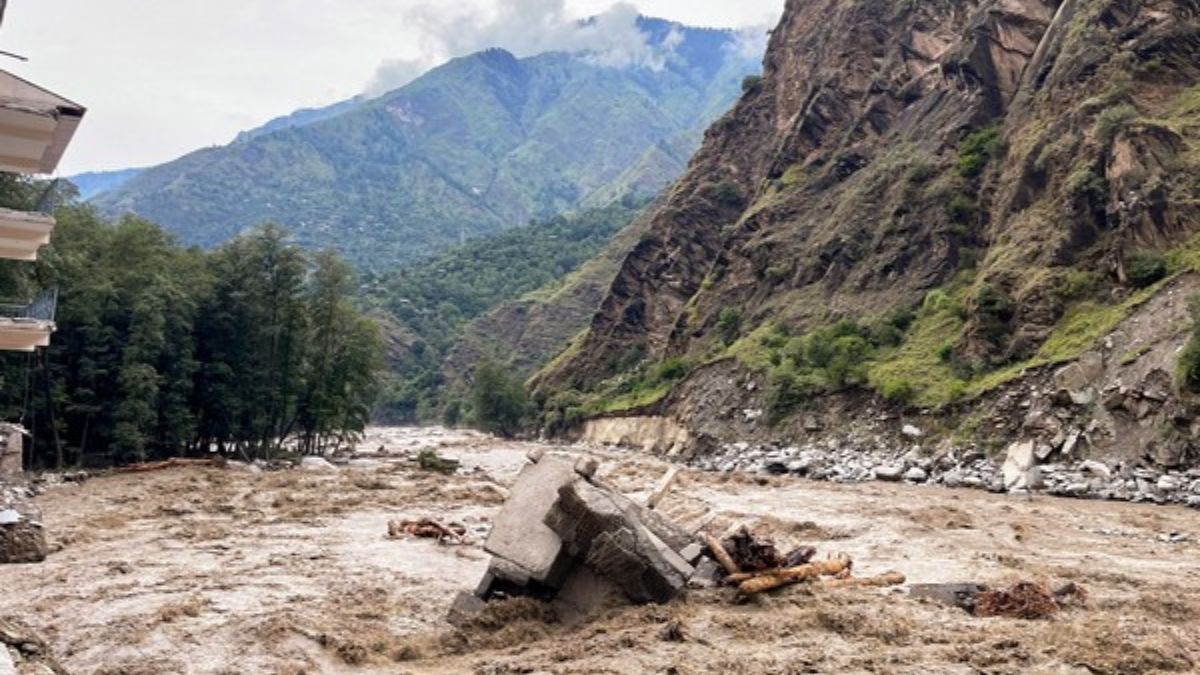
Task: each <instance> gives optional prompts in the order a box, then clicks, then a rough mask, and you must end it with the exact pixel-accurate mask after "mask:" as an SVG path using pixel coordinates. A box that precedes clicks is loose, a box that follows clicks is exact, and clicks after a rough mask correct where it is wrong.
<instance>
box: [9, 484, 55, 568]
mask: <svg viewBox="0 0 1200 675" xmlns="http://www.w3.org/2000/svg"><path fill="white" fill-rule="evenodd" d="M31 496H32V495H31V494H30V493H29V491H28V490H27V489H26V488H23V487H16V486H10V485H5V484H3V483H0V564H20V563H39V562H42V561H43V560H45V559H46V556H47V555H49V553H50V551H49V547H48V546H47V545H46V532H45V530H44V529H43V527H42V513H41V511H40V510H39V509H38V508H37V506H35V505H34V504H33V502H32V501H31V500H30V497H31Z"/></svg>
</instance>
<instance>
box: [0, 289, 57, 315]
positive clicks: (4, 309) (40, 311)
mask: <svg viewBox="0 0 1200 675" xmlns="http://www.w3.org/2000/svg"><path fill="white" fill-rule="evenodd" d="M57 311H58V289H57V288H53V289H50V290H48V291H44V292H43V293H42V294H41V295H39V296H37V297H36V298H34V299H33V302H30V303H29V304H27V305H21V304H12V303H0V318H3V319H26V320H28V321H47V322H53V321H54V316H55V314H56V313H57Z"/></svg>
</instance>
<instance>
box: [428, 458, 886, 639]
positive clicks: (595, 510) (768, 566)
mask: <svg viewBox="0 0 1200 675" xmlns="http://www.w3.org/2000/svg"><path fill="white" fill-rule="evenodd" d="M530 459H531V460H532V462H531V463H530V464H528V465H526V466H525V467H524V469H523V470H522V471H521V474H520V475H519V476H518V477H517V481H516V483H515V484H514V485H513V488H512V490H511V492H510V496H509V499H508V501H507V502H506V503H505V505H504V508H503V509H502V510H501V511H500V513H499V514H498V515H497V516H496V518H495V521H494V523H493V527H492V530H491V533H490V534H489V536H488V539H487V541H486V543H485V544H484V549H485V550H486V551H487V552H488V553H490V554H491V555H492V556H493V558H492V562H491V564H490V566H489V568H488V572H487V573H486V575H485V576H484V578H483V580H482V581H481V582H480V584H479V586H478V588H477V589H476V591H475V593H474V594H473V595H472V594H467V593H461V594H460V595H459V597H458V598H457V599H456V600H455V602H454V605H453V606H452V607H451V611H450V620H451V622H454V623H461V622H463V621H465V620H468V619H469V617H471V616H472V615H474V614H476V613H478V612H479V611H481V610H482V609H483V607H484V603H485V602H486V601H489V600H493V599H505V598H511V597H534V598H539V599H544V600H553V601H554V602H555V603H556V604H557V605H559V606H560V608H561V609H560V612H559V613H560V614H563V613H564V612H563V610H565V613H567V614H572V613H574V614H577V615H586V614H589V613H591V612H592V611H593V610H595V609H599V608H601V607H604V606H606V605H608V604H610V603H611V602H612V601H614V600H616V601H620V602H632V603H650V602H655V603H662V602H666V601H668V600H670V599H671V598H673V597H674V596H675V595H676V594H678V593H679V592H680V591H682V590H683V589H684V588H685V587H688V586H693V587H700V588H708V587H713V586H715V585H718V584H720V583H725V584H728V585H732V586H736V587H737V588H738V590H739V591H740V592H741V593H743V594H747V595H752V594H755V593H761V592H764V591H768V590H771V589H774V588H779V587H782V586H787V585H790V584H795V583H800V582H804V581H813V580H817V579H821V578H822V577H831V579H828V580H826V583H828V584H830V585H868V586H887V585H895V584H900V583H903V582H904V577H903V575H900V574H897V573H890V574H888V575H884V576H883V577H875V578H870V579H858V578H854V577H852V576H851V571H850V570H851V565H852V563H851V561H850V559H849V558H848V557H846V556H838V557H833V558H830V559H828V560H822V561H816V562H814V561H813V557H814V556H815V554H816V550H815V549H813V548H811V547H802V548H797V549H795V550H793V551H789V552H788V553H786V554H785V553H781V552H780V551H779V550H778V549H777V548H776V546H775V544H774V543H773V542H771V541H769V540H766V539H762V538H758V537H756V536H755V535H753V534H752V533H751V532H750V531H749V530H748V529H746V528H745V527H743V528H740V529H738V530H736V531H734V532H733V533H732V534H731V535H730V536H729V537H727V538H726V540H725V541H724V542H722V541H719V540H717V539H716V538H715V537H712V536H708V535H706V536H705V537H704V538H703V541H697V536H696V535H695V534H694V533H692V532H688V531H686V530H684V529H682V528H680V527H679V526H678V525H676V524H674V523H672V522H671V521H670V520H669V519H667V518H665V517H664V516H662V515H661V514H660V513H659V512H658V511H655V510H654V509H653V508H651V507H650V506H648V505H644V504H639V503H636V502H634V501H633V500H631V499H630V498H628V497H626V496H624V495H621V494H619V493H618V492H616V491H614V490H611V489H609V488H607V487H605V486H604V485H603V484H601V483H600V482H599V481H598V480H597V479H596V478H595V473H596V469H597V464H596V461H595V460H592V459H588V458H580V457H575V456H571V455H566V454H558V453H549V454H547V453H541V452H536V453H533V454H531V456H530ZM673 474H674V471H672V472H668V475H667V476H665V477H664V479H663V481H661V482H660V484H659V486H658V487H657V488H656V489H655V490H653V491H652V493H651V496H650V499H649V500H648V502H649V503H656V502H658V501H659V500H660V499H662V496H663V493H664V492H665V490H666V489H668V488H669V486H670V483H671V482H672V480H673V478H674V475H673Z"/></svg>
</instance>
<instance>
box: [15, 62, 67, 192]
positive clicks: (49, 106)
mask: <svg viewBox="0 0 1200 675" xmlns="http://www.w3.org/2000/svg"><path fill="white" fill-rule="evenodd" d="M85 112H87V109H86V108H84V107H83V106H81V105H79V104H77V103H74V102H72V101H70V100H68V99H65V98H63V97H62V96H59V95H58V94H55V93H54V92H51V91H49V90H46V89H43V88H41V87H39V86H37V85H36V84H33V83H31V82H28V81H26V80H23V79H21V78H19V77H17V76H16V75H13V74H12V73H9V72H8V71H4V70H0V171H12V172H15V173H54V171H55V169H57V168H58V162H59V160H61V159H62V156H63V153H64V152H65V151H66V149H67V145H68V144H70V142H71V138H72V137H74V135H75V130H76V129H77V128H78V127H79V122H80V121H81V120H82V119H83V115H84V113H85Z"/></svg>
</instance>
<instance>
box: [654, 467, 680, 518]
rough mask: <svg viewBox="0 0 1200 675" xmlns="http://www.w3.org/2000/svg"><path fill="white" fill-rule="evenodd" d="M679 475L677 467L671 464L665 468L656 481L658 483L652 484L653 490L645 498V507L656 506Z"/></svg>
mask: <svg viewBox="0 0 1200 675" xmlns="http://www.w3.org/2000/svg"><path fill="white" fill-rule="evenodd" d="M678 476H679V467H677V466H672V467H671V468H669V469H667V472H666V473H665V474H663V477H662V478H661V479H660V480H659V481H658V485H655V486H654V490H653V491H651V492H650V496H649V497H648V498H647V499H646V508H648V509H652V508H654V507H656V506H658V503H659V502H661V501H662V499H663V497H666V496H667V493H668V492H670V491H671V486H672V485H674V484H675V479H676V478H677V477H678Z"/></svg>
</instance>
